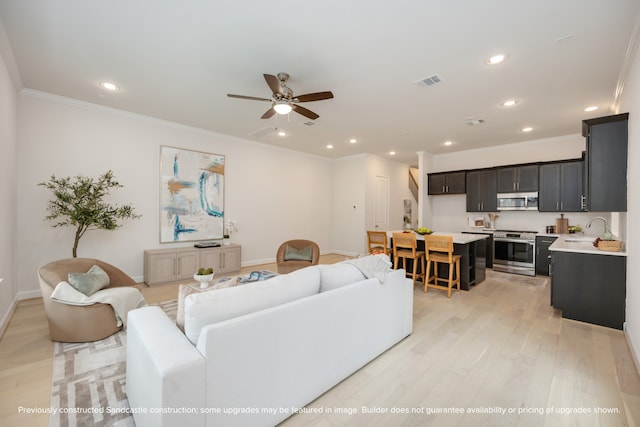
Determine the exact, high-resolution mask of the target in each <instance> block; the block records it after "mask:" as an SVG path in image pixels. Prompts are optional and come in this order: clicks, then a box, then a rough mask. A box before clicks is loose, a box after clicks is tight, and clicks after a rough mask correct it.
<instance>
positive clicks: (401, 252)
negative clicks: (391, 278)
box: [393, 233, 425, 286]
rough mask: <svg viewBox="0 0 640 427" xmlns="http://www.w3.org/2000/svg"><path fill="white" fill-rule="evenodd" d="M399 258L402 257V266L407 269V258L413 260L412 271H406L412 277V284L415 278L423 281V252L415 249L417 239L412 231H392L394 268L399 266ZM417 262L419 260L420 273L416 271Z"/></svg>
mask: <svg viewBox="0 0 640 427" xmlns="http://www.w3.org/2000/svg"><path fill="white" fill-rule="evenodd" d="M400 259H402V268H404V269H405V270H406V269H407V259H410V260H412V261H413V269H412V272H411V273H410V272H407V274H408V275H410V276H411V278H412V279H413V285H414V286H415V284H416V279H422V281H423V282H424V280H425V279H424V277H425V275H424V262H425V252H424V251H419V250H417V239H416V235H415V234H414V233H393V265H394V268H396V269H398V268H400ZM418 262H420V273H418V271H417V267H418Z"/></svg>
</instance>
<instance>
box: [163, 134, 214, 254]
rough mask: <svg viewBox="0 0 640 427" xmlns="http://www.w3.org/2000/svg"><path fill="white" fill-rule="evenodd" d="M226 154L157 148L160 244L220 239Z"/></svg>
mask: <svg viewBox="0 0 640 427" xmlns="http://www.w3.org/2000/svg"><path fill="white" fill-rule="evenodd" d="M224 169H225V156H224V155H221V154H213V153H205V152H202V151H195V150H187V149H184V148H176V147H169V146H161V147H160V243H175V242H189V241H202V240H211V239H222V237H223V235H224V195H225V191H224V184H225V180H224V176H225V175H224Z"/></svg>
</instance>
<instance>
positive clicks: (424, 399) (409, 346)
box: [0, 255, 640, 427]
mask: <svg viewBox="0 0 640 427" xmlns="http://www.w3.org/2000/svg"><path fill="white" fill-rule="evenodd" d="M342 259H344V257H343V256H338V255H326V256H323V257H321V262H322V263H332V262H336V261H340V260H342ZM255 269H272V270H275V266H274V265H264V266H253V267H247V268H244V269H243V273H245V272H248V271H251V270H255ZM488 273H489V274H488V275H489V276H490V278H489V279H488V280H486V281H485V282H483V283H481V284H480V285H478V286H477V287H475V288H472V290H471V291H469V292H465V291H462V292H454V294H453V295H452V297H451V299H447V298H446V293H445V292H441V291H437V290H430V291H429V293H428V294H424V293H423V292H422V290H421V289H420V287H419V286H416V289H415V291H414V331H413V334H412V335H410V336H409V337H408V338H406V339H405V340H403V341H402V342H400V343H399V344H397V345H396V346H395V347H393V348H392V349H390V350H389V351H387V352H385V353H384V354H382V355H381V356H380V357H378V358H377V359H375V360H374V361H372V362H371V363H369V364H368V365H366V366H365V367H364V368H362V369H360V370H359V371H357V372H356V373H355V374H353V375H352V376H350V377H349V378H347V379H346V380H344V381H343V382H342V383H340V384H338V385H337V386H336V387H334V388H333V389H331V390H330V391H329V392H327V393H325V394H324V395H323V396H321V397H319V398H318V399H317V400H316V401H314V402H313V403H312V404H310V405H309V406H308V407H307V410H308V411H309V413H303V414H298V415H295V416H293V417H291V418H289V419H288V420H286V421H285V422H284V423H283V425H284V426H285V427H291V426H294V427H295V426H308V425H311V426H323V427H324V426H344V425H354V426H356V425H357V426H361V425H367V426H369V425H372V426H418V425H419V426H425V425H434V426H440V425H441V426H453V425H460V426H467V425H469V426H478V425H491V426H499V425H510V426H513V425H516V426H570V425H575V426H637V427H640V381H639V377H638V373H637V372H636V370H635V367H634V364H633V360H632V356H631V354H630V352H629V349H628V348H627V345H626V342H625V339H624V335H623V334H622V332H620V331H617V330H613V329H609V328H603V327H599V326H594V325H589V324H586V323H581V322H574V321H571V320H566V319H562V318H561V317H560V314H559V313H558V312H557V311H555V310H553V309H552V308H551V307H550V306H549V288H548V287H541V286H533V285H530V284H527V283H523V282H522V281H518V278H519V277H521V276H506V277H508V278H511V280H504V279H503V278H504V277H505V276H502V275H499V274H492V272H488ZM522 280H524V279H522ZM140 288H141V290H142V292H143V294H144V296H145V298H146V299H147V301H148V302H149V303H154V302H159V301H165V300H169V299H174V298H176V297H177V285H165V286H156V287H153V288H149V287H146V286H145V285H140ZM52 353H53V345H52V343H51V341H49V337H48V329H47V323H46V317H45V315H44V309H43V306H42V301H41V300H39V299H32V300H27V301H21V302H20V303H19V304H18V307H17V308H16V311H15V313H14V315H13V317H12V319H11V322H10V324H9V326H8V328H7V331H6V332H5V334H4V336H3V337H2V339H1V340H0V425H1V426H7V427H9V426H47V425H48V415H46V414H43V415H26V414H20V413H19V412H18V411H19V408H20V407H24V408H29V409H35V408H47V407H48V406H49V399H50V395H49V394H50V386H51V367H52V359H53V357H52ZM501 409H504V410H505V411H507V413H506V414H505V415H496V414H487V413H486V412H490V411H498V410H501ZM444 410H447V411H450V412H451V411H455V410H457V411H462V412H463V413H459V414H439V415H429V412H430V411H431V412H434V411H444ZM470 410H480V411H484V412H485V413H480V414H478V413H469V411H470ZM311 411H318V412H320V411H321V412H322V413H321V414H314V413H311ZM374 411H378V412H380V411H382V412H383V413H375V412H374ZM509 411H511V412H512V413H509ZM575 411H582V412H590V413H588V414H575V413H574V414H573V415H568V414H566V413H567V412H575ZM596 411H607V412H614V413H607V414H596V413H595V412H596ZM329 412H331V413H329ZM384 412H386V413H384ZM392 412H396V413H392ZM540 412H542V414H540Z"/></svg>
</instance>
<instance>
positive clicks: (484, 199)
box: [467, 169, 497, 212]
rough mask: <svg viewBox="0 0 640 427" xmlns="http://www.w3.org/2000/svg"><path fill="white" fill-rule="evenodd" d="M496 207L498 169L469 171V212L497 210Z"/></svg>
mask: <svg viewBox="0 0 640 427" xmlns="http://www.w3.org/2000/svg"><path fill="white" fill-rule="evenodd" d="M496 209H497V192H496V170H495V169H481V170H473V171H469V172H467V212H495V211H496Z"/></svg>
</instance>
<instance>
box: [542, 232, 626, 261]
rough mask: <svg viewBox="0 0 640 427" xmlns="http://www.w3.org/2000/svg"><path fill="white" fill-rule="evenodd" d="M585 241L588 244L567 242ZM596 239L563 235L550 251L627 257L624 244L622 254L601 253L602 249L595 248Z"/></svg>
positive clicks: (550, 247)
mask: <svg viewBox="0 0 640 427" xmlns="http://www.w3.org/2000/svg"><path fill="white" fill-rule="evenodd" d="M576 238H578V239H585V240H588V241H586V242H570V241H569V242H567V239H576ZM595 239H596V238H595V237H591V236H582V235H574V234H561V235H559V236H558V238H557V239H556V241H555V242H553V244H552V245H551V246H549V250H550V251H557V252H577V253H582V254H595V255H611V256H627V251H626V247H625V245H624V242H623V243H622V251H620V252H610V251H601V250H600V249H598V248H596V247H595V246H593V241H594V240H595Z"/></svg>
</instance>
